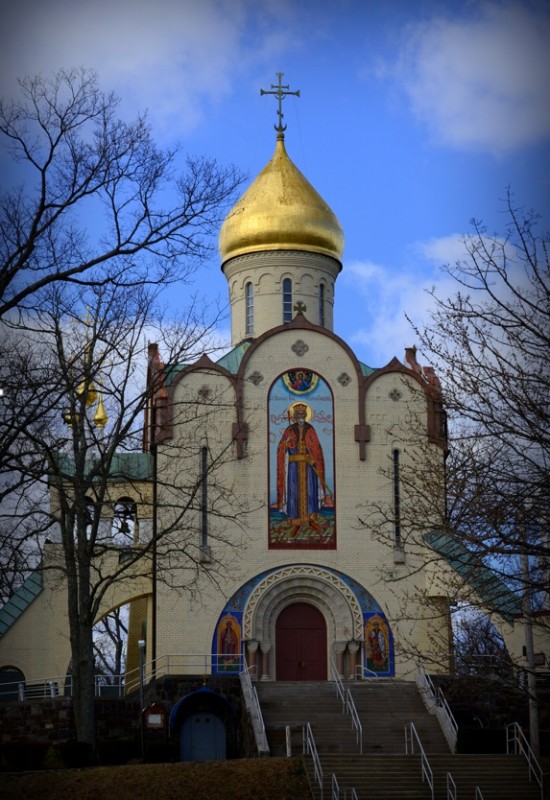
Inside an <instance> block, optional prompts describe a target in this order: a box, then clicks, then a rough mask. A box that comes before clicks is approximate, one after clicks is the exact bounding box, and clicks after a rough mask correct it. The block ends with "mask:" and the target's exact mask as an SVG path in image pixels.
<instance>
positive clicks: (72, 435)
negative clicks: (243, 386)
mask: <svg viewBox="0 0 550 800" xmlns="http://www.w3.org/2000/svg"><path fill="white" fill-rule="evenodd" d="M157 294H158V291H157V290H155V291H154V292H153V291H152V290H151V287H149V286H141V287H136V286H134V287H132V288H131V289H129V288H127V289H123V290H121V288H120V287H117V286H115V285H111V284H107V285H104V286H99V287H98V286H95V287H89V288H88V290H87V292H85V293H83V292H82V290H79V291H76V289H74V288H73V287H70V286H67V285H65V286H63V287H62V288H61V289H60V287H59V286H56V287H52V288H51V289H50V296H49V298H48V302H47V303H46V302H45V300H46V298H44V299H43V305H42V309H41V310H40V312H38V311H37V312H35V314H34V315H33V316H32V318H25V326H26V327H25V330H24V331H23V333H24V335H25V336H31V337H32V336H37V337H39V340H40V341H39V345H38V344H37V347H36V351H35V357H34V359H31V358H30V357H29V359H28V361H27V364H26V367H27V369H26V372H24V373H23V372H22V371H21V370H17V371H14V372H10V373H8V374H6V375H5V378H6V384H5V385H6V396H7V397H8V398H9V400H10V415H9V417H8V419H7V420H4V419H3V421H2V423H0V427H1V429H2V433H4V434H5V435H7V434H6V432H5V431H4V428H5V427H8V428H9V427H10V425H11V424H12V423H13V421H14V420H16V419H17V418H18V417H20V416H21V417H23V418H24V424H19V428H18V435H17V437H15V438H14V439H13V441H12V444H11V446H10V448H9V450H8V452H7V454H6V455H7V458H6V459H5V461H4V462H3V467H2V468H3V469H5V470H9V472H10V474H17V475H20V476H22V478H21V482H22V483H24V484H25V485H26V486H31V487H32V489H33V492H34V493H35V496H36V498H37V500H36V502H34V503H32V504H31V505H29V504H28V503H26V502H25V498H24V495H18V496H17V498H16V502H14V503H13V504H12V505H11V508H10V509H9V511H6V512H5V513H4V512H2V513H3V519H0V522H3V523H6V524H7V523H8V522H11V524H12V526H13V529H14V531H15V533H14V536H13V537H12V541H13V542H14V545H13V550H14V552H16V550H17V548H16V547H15V542H16V541H17V542H19V544H20V546H21V541H20V540H21V538H23V542H24V544H25V546H26V547H32V548H34V552H35V554H36V555H38V556H40V557H44V561H43V564H42V569H48V570H51V571H52V572H53V574H54V575H55V576H56V577H55V580H56V581H59V582H60V585H61V584H63V585H64V586H66V588H67V599H68V608H67V620H68V626H69V635H70V646H71V656H72V658H71V675H72V681H73V687H74V691H73V708H74V714H75V723H76V731H77V737H78V739H79V740H80V741H83V742H88V743H90V744H91V745H93V743H94V668H95V654H94V640H93V629H94V625H95V623H96V621H97V620H98V619H100V618H101V617H102V609H104V608H105V604H106V603H107V607H109V602H110V601H109V600H108V598H109V596H110V595H109V593H110V592H111V591H112V589H113V587H114V586H116V585H118V584H120V583H121V582H126V585H129V584H130V583H131V582H132V581H136V580H140V579H142V578H143V577H144V576H145V577H147V578H149V577H150V576H151V574H152V559H153V557H154V556H153V553H154V552H155V550H157V549H158V550H161V549H162V553H163V561H164V563H166V564H168V563H170V561H171V559H172V560H173V561H177V563H178V564H184V565H185V570H184V574H183V577H182V578H181V580H180V581H179V583H176V584H174V588H175V589H176V590H178V591H190V590H192V589H193V587H194V585H195V583H196V581H197V579H198V577H199V575H201V576H204V575H205V572H207V574H208V576H209V577H210V578H211V580H213V581H216V580H217V575H218V574H220V571H221V570H224V569H226V568H227V565H226V563H221V560H220V561H217V560H216V558H215V556H212V558H211V559H210V560H209V563H208V566H207V569H206V568H205V566H204V564H203V560H202V557H201V536H200V530H199V528H198V523H197V520H198V519H199V518H200V512H201V510H202V504H203V493H202V491H201V489H202V480H203V476H202V475H201V474H200V471H199V470H198V469H196V470H182V471H180V470H179V469H176V468H175V467H174V464H173V459H174V458H177V459H178V464H181V463H183V461H184V460H185V458H190V459H193V461H194V463H195V464H198V459H199V455H200V448H199V446H198V444H197V443H196V441H195V439H194V437H193V435H192V433H191V434H190V437H189V442H188V443H187V452H184V450H183V447H181V446H180V442H179V441H178V442H177V443H174V445H173V446H170V445H169V444H168V445H166V446H165V447H164V448H163V454H164V456H163V469H160V470H159V473H158V474H157V475H156V476H153V474H152V472H151V467H150V460H149V459H150V447H151V442H153V443H154V442H155V441H156V435H157V434H156V430H153V429H152V427H151V423H152V420H150V426H149V429H148V430H147V431H144V415H145V412H146V409H148V408H150V407H151V403H152V401H153V398H154V397H155V396H156V395H157V393H159V392H160V391H161V389H162V385H163V381H164V380H165V379H166V374H167V372H166V370H162V373H160V374H157V373H154V372H153V373H151V372H150V373H149V380H147V359H148V352H149V346H148V344H147V341H146V337H147V336H149V335H151V334H152V333H153V332H154V333H155V334H156V336H157V338H158V339H159V341H160V342H161V349H162V350H163V352H164V354H165V357H167V361H168V363H169V364H170V365H172V367H173V366H175V365H178V364H182V363H189V362H190V361H194V360H196V358H197V356H198V353H199V352H201V351H202V350H203V349H204V348H205V347H207V341H208V330H207V329H206V328H205V326H204V324H202V323H201V322H200V321H199V320H196V319H194V318H193V316H192V314H191V313H190V314H188V315H187V317H186V318H185V320H183V321H181V322H180V324H178V325H176V324H175V323H174V321H173V320H172V321H171V324H169V320H165V321H164V322H163V320H162V319H161V317H160V316H158V315H157V314H156V310H157V309H156V301H157ZM81 315H82V316H81ZM21 319H22V318H21ZM3 329H4V331H5V330H6V329H7V330H8V332H9V333H11V335H13V334H14V332H19V330H14V328H13V325H10V326H7V325H6V324H4V325H3ZM25 352H26V351H25ZM21 386H22V387H23V388H24V389H25V388H26V387H29V386H32V390H33V391H32V394H33V409H34V410H35V413H34V415H29V414H28V413H27V411H26V409H25V407H24V405H23V406H20V405H19V404H20V403H23V404H24V403H25V398H26V397H27V394H26V391H22V392H21V394H19V388H20V387H21ZM221 402H222V400H220V403H221ZM220 403H218V406H217V408H218V410H219V408H220ZM184 405H185V403H184ZM172 411H173V413H178V409H172ZM179 412H181V413H183V414H184V415H185V416H186V419H188V420H189V422H190V424H191V426H192V424H193V421H194V420H195V419H196V413H197V411H196V401H195V400H194V401H193V403H191V404H190V408H189V409H185V408H184V409H179ZM190 430H191V431H192V427H191V428H190ZM144 441H145V442H146V451H145V452H140V451H141V450H142V445H143V442H144ZM232 458H233V448H232V443H231V441H228V442H227V443H226V444H225V445H224V446H222V447H220V448H219V449H218V450H217V451H216V452H214V451H213V450H212V451H211V453H210V458H209V468H208V469H209V473H210V475H211V476H212V480H211V484H212V485H211V486H210V489H209V495H208V508H206V509H205V513H208V514H209V516H210V517H211V518H212V519H214V518H215V517H216V516H218V517H219V516H223V517H224V518H226V519H227V518H228V517H234V516H236V515H237V512H238V510H239V509H238V507H237V505H236V503H235V500H234V497H233V494H232V491H231V487H226V486H224V483H223V480H221V479H219V480H218V479H217V477H216V478H215V477H214V475H215V474H216V472H217V470H218V469H221V468H222V467H223V465H224V464H226V463H227V462H228V461H231V460H232ZM155 479H156V480H155ZM117 481H118V483H119V484H122V485H123V486H124V491H125V493H126V494H127V495H128V494H129V495H130V496H131V497H133V498H137V502H138V503H139V504H140V505H141V508H142V509H145V510H147V508H149V515H148V516H149V517H152V515H153V510H152V507H151V504H152V503H153V499H152V498H153V494H152V493H153V488H152V487H153V481H155V486H156V490H157V493H158V500H157V502H158V504H159V513H158V517H156V518H157V519H158V520H159V525H158V526H156V527H155V528H154V529H151V528H149V529H148V530H146V529H145V528H142V529H140V530H139V531H138V530H137V529H134V528H133V527H132V525H131V524H128V521H127V520H126V519H124V517H122V518H121V519H122V521H120V520H119V521H117V504H119V503H120V498H119V497H118V494H113V491H114V488H115V489H116V486H117ZM174 481H177V485H176V484H175V483H174ZM113 487H114V488H113ZM45 496H49V497H50V503H49V505H46V506H45V505H44V504H43V503H41V502H38V498H43V497H45ZM163 498H166V499H165V500H164V499H163ZM163 503H166V508H164V510H163V509H162V504H163ZM146 516H147V514H146ZM221 527H222V528H223V526H221ZM138 534H139V535H138ZM18 536H19V539H18ZM210 540H211V542H215V541H218V542H223V543H224V544H226V543H228V539H227V538H224V534H223V532H222V533H219V535H216V532H215V531H213V530H212V531H211V535H210ZM236 545H237V542H236V539H235V536H234V534H233V536H232V542H231V543H229V547H230V548H232V547H234V546H236ZM46 555H47V557H46ZM180 574H182V573H181V572H180ZM170 577H172V578H173V575H170ZM159 579H164V577H163V576H162V575H160V576H159ZM166 579H168V574H167V576H166ZM130 594H131V592H130Z"/></svg>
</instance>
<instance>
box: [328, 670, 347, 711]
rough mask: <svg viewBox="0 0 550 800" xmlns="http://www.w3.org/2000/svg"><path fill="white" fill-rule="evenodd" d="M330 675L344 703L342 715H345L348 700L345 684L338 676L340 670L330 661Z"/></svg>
mask: <svg viewBox="0 0 550 800" xmlns="http://www.w3.org/2000/svg"><path fill="white" fill-rule="evenodd" d="M330 674H331V676H332V680H333V681H334V685H335V687H336V694H337V696H338V697H339V698H340V700H341V701H342V713H344V711H345V708H346V698H345V696H344V684H343V683H342V678H341V676H340V675H339V674H338V670H337V669H336V664H335V663H334V661H333V660H332V658H331V659H330Z"/></svg>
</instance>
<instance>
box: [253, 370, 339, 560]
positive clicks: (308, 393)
mask: <svg viewBox="0 0 550 800" xmlns="http://www.w3.org/2000/svg"><path fill="white" fill-rule="evenodd" d="M268 413H269V426H268V435H269V448H268V450H269V486H268V492H269V547H270V548H272V549H283V548H284V549H292V550H300V549H315V550H324V549H330V550H333V549H334V548H335V547H336V527H335V508H336V493H335V486H334V401H333V397H332V392H331V390H330V387H329V385H328V384H327V383H326V381H325V380H324V379H323V378H322V377H321V376H320V375H318V374H317V373H316V372H313V370H308V369H303V368H300V369H292V370H288V371H287V372H285V373H283V374H282V375H280V376H279V378H277V380H276V381H274V383H273V384H272V386H271V389H270V390H269V398H268Z"/></svg>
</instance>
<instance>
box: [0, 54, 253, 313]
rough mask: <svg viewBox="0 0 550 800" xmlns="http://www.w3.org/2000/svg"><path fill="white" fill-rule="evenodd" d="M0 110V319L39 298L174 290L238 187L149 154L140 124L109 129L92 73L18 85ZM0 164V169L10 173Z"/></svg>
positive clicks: (110, 120) (173, 156)
mask: <svg viewBox="0 0 550 800" xmlns="http://www.w3.org/2000/svg"><path fill="white" fill-rule="evenodd" d="M20 90H21V97H20V99H19V100H17V101H4V100H2V101H0V142H1V145H2V148H3V155H4V157H5V159H6V160H5V162H4V166H5V172H6V175H7V176H10V175H12V174H13V173H14V171H15V178H14V179H13V180H12V181H11V182H10V183H8V182H7V183H6V185H7V186H8V187H9V188H7V189H5V190H4V191H3V192H2V193H1V195H0V259H1V262H0V263H1V265H2V266H1V270H0V316H4V315H5V314H6V312H8V311H10V310H14V309H19V310H21V309H22V308H29V309H30V310H31V311H32V310H34V309H35V308H36V307H37V305H38V304H39V302H40V293H41V292H42V291H43V290H44V289H45V288H46V287H51V286H52V285H54V284H56V283H59V282H63V281H66V282H70V283H71V284H73V285H75V286H86V285H89V286H90V285H101V284H102V283H105V282H107V281H109V282H116V283H117V284H119V285H126V286H127V285H132V284H141V283H143V282H149V283H152V284H154V283H157V282H162V283H164V284H166V283H167V282H169V281H173V280H182V279H184V278H185V277H186V276H187V275H189V273H190V272H192V271H193V269H194V268H195V266H196V262H197V259H200V258H202V257H203V256H204V255H205V254H206V253H207V252H208V251H209V246H210V244H211V239H210V236H209V235H210V234H211V233H212V232H214V231H217V229H218V225H219V222H220V216H221V214H222V213H223V211H224V208H225V205H226V203H227V201H228V200H229V199H230V198H231V196H232V193H233V191H234V189H235V187H236V186H237V185H238V184H239V182H240V181H241V179H242V176H241V175H240V174H239V173H238V172H237V170H235V169H234V168H222V167H220V166H219V165H218V164H217V163H216V162H215V161H214V160H211V159H207V158H203V157H200V158H187V160H186V168H185V171H184V172H183V174H181V175H179V174H178V173H177V172H176V170H177V165H178V151H177V150H176V149H174V150H161V149H159V148H158V147H156V146H155V144H154V142H153V139H152V136H151V131H150V129H149V127H148V125H147V121H146V119H145V117H138V119H137V120H136V121H135V122H131V123H127V122H124V121H122V120H120V119H118V118H117V109H118V102H119V101H118V98H117V97H116V96H115V95H114V94H105V93H103V92H102V91H100V89H99V87H98V81H97V76H96V75H95V73H94V72H92V71H90V70H86V69H83V68H80V69H70V70H60V71H59V72H58V73H57V74H55V75H54V76H53V78H51V79H46V78H43V77H41V76H37V77H32V78H25V79H23V80H21V81H20ZM10 160H11V166H10Z"/></svg>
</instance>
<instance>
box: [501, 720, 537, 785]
mask: <svg viewBox="0 0 550 800" xmlns="http://www.w3.org/2000/svg"><path fill="white" fill-rule="evenodd" d="M506 752H507V753H508V755H510V753H514V754H516V755H517V754H519V753H521V754H522V755H523V756H524V757H525V758H526V759H527V764H528V765H529V780H530V781H531V779H532V778H531V776H533V777H534V778H535V780H536V782H537V783H538V785H539V787H540V796H541V798H544V776H543V772H542V769H541V766H540V764H539V762H538V761H537V759H536V758H535V754H534V753H533V751H532V750H531V746H530V745H529V742H528V741H527V739H526V738H525V734H524V733H523V731H522V729H521V726H520V725H519V724H518V723H517V722H511V723H510V724H509V725H507V726H506Z"/></svg>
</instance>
